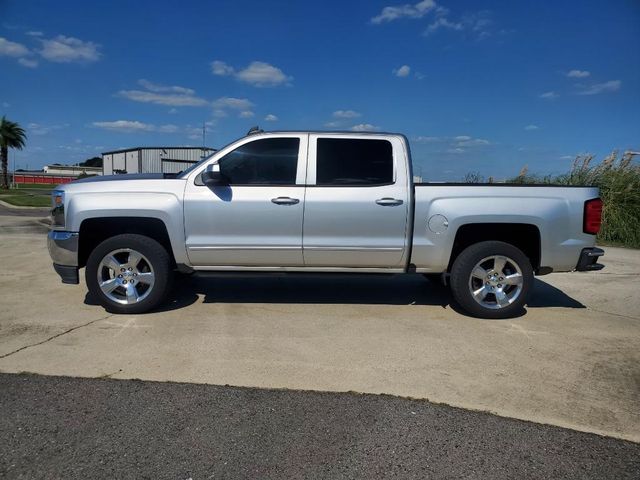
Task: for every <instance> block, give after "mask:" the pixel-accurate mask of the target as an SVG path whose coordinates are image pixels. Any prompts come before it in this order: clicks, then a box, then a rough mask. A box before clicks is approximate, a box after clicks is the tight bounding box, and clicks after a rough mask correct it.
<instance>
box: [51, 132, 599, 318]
mask: <svg viewBox="0 0 640 480" xmlns="http://www.w3.org/2000/svg"><path fill="white" fill-rule="evenodd" d="M52 206H53V208H52V226H51V231H50V232H49V235H48V246H49V252H50V254H51V258H52V259H53V266H54V268H55V270H56V271H57V272H58V274H59V275H60V277H61V278H62V281H63V282H64V283H74V284H77V283H79V274H78V271H79V269H80V268H82V267H85V278H86V283H87V287H88V289H89V292H90V294H91V295H92V296H93V297H95V299H97V300H98V301H99V302H100V303H101V304H102V305H103V306H104V307H105V308H106V309H107V310H109V311H111V312H115V313H141V312H145V311H148V310H150V309H153V308H154V307H156V306H158V305H159V304H160V303H161V302H162V301H163V300H165V299H166V298H167V296H168V294H169V289H170V286H171V281H172V278H173V276H174V272H176V271H177V272H180V273H183V274H187V273H198V272H211V271H214V272H229V271H233V272H238V271H241V272H292V273H293V272H331V273H376V274H380V273H387V274H400V273H403V274H405V273H417V274H424V275H426V276H427V277H429V278H432V279H433V278H438V279H441V280H442V281H443V282H444V283H445V284H447V285H449V286H450V287H451V291H452V294H453V297H454V300H455V301H456V302H457V303H458V304H459V306H460V307H462V309H463V310H464V311H466V312H468V313H469V314H471V315H474V316H478V317H484V318H507V317H510V316H513V315H516V314H518V313H519V312H520V311H522V308H523V306H524V305H525V303H526V302H527V299H528V297H529V294H530V293H531V289H532V285H533V276H534V274H536V275H544V274H547V273H550V272H552V271H560V272H566V271H573V270H598V269H600V268H602V267H603V266H602V265H601V264H599V263H597V260H598V257H599V256H601V255H603V254H604V252H603V251H602V250H601V249H599V248H596V247H594V244H595V234H596V233H597V232H598V229H599V228H600V222H601V213H602V202H601V200H600V199H599V198H598V189H597V188H592V187H578V188H576V187H554V186H535V187H534V186H513V185H507V184H490V185H483V184H426V183H415V182H414V179H413V175H412V167H411V154H410V151H409V143H408V142H407V139H406V138H405V137H404V136H403V135H398V134H382V133H353V132H350V133H347V132H341V133H330V132H268V133H264V132H261V131H260V132H258V133H256V134H250V135H247V136H246V137H244V138H241V139H240V140H237V141H236V142H234V143H232V144H230V145H228V146H226V147H224V148H222V149H221V150H219V151H218V152H216V153H215V154H213V155H212V156H210V157H208V158H206V159H204V160H202V161H201V162H199V163H197V164H195V165H193V166H192V167H191V168H189V169H188V170H186V171H184V172H182V173H180V174H178V175H163V174H150V175H144V174H143V175H116V176H110V177H95V178H91V179H85V180H79V181H75V182H72V183H70V184H66V185H64V186H60V187H58V189H57V190H55V191H54V192H53V198H52Z"/></svg>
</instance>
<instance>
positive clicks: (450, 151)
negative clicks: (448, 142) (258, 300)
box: [446, 147, 466, 153]
mask: <svg viewBox="0 0 640 480" xmlns="http://www.w3.org/2000/svg"><path fill="white" fill-rule="evenodd" d="M446 152H447V153H464V152H466V150H465V149H464V148H460V147H456V148H449V149H447V150H446Z"/></svg>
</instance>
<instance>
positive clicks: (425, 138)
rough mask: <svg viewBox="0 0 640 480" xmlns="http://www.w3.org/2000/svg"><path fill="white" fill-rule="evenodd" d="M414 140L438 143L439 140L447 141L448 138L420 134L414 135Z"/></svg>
mask: <svg viewBox="0 0 640 480" xmlns="http://www.w3.org/2000/svg"><path fill="white" fill-rule="evenodd" d="M413 141H414V142H416V143H437V142H443V141H446V138H442V137H425V136H418V137H414V138H413Z"/></svg>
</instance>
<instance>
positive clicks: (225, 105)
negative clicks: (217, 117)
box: [213, 97, 253, 110]
mask: <svg viewBox="0 0 640 480" xmlns="http://www.w3.org/2000/svg"><path fill="white" fill-rule="evenodd" d="M251 107H253V103H251V102H250V101H249V100H248V99H246V98H233V97H221V98H219V99H217V100H216V101H214V102H213V108H218V109H231V110H249V109H250V108H251Z"/></svg>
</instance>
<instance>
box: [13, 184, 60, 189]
mask: <svg viewBox="0 0 640 480" xmlns="http://www.w3.org/2000/svg"><path fill="white" fill-rule="evenodd" d="M55 187H56V185H55V184H53V183H48V184H45V183H16V189H18V190H22V189H24V188H28V189H30V190H53V189H54V188H55Z"/></svg>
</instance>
